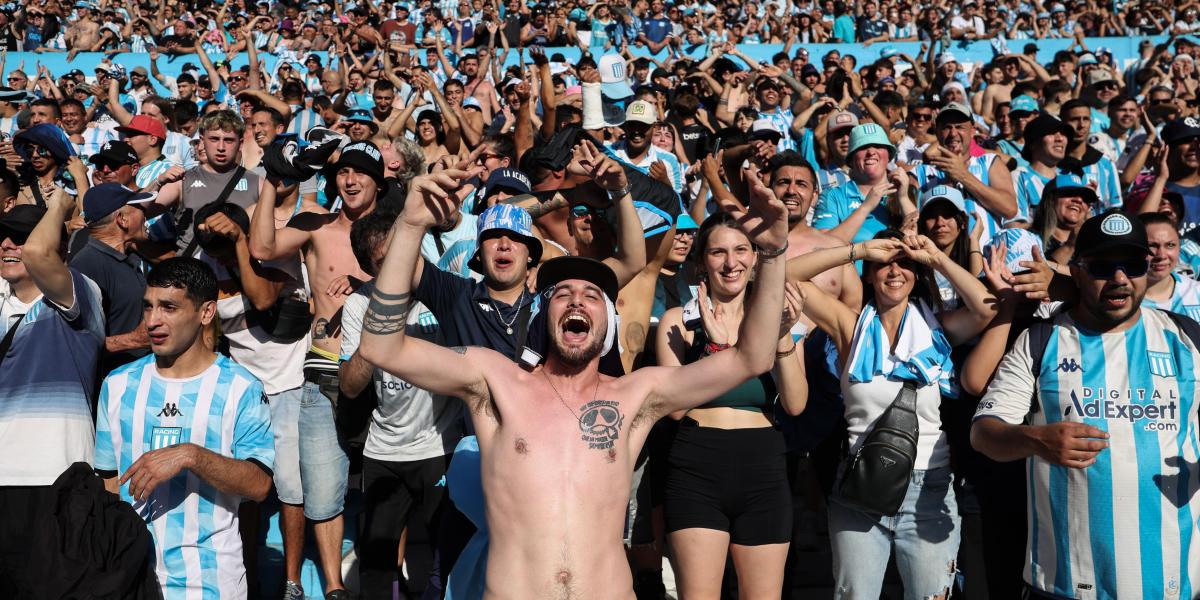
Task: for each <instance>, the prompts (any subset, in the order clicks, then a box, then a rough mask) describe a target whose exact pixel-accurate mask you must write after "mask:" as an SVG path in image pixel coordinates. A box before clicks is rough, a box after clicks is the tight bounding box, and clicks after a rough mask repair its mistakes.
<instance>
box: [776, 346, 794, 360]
mask: <svg viewBox="0 0 1200 600" xmlns="http://www.w3.org/2000/svg"><path fill="white" fill-rule="evenodd" d="M799 345H800V344H792V347H791V349H790V350H787V351H786V352H776V353H775V360H779V359H781V358H787V357H789V356H791V355H793V354H795V353H796V346H799Z"/></svg>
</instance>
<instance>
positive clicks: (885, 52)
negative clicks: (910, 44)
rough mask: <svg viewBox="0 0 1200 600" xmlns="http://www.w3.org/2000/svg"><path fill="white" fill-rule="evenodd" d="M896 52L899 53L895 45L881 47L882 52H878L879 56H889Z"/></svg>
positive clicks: (894, 54)
mask: <svg viewBox="0 0 1200 600" xmlns="http://www.w3.org/2000/svg"><path fill="white" fill-rule="evenodd" d="M897 54H900V51H899V50H897V49H896V48H895V47H892V46H888V47H887V48H884V49H883V52H880V53H879V56H882V57H883V58H891V57H893V56H896V55H897Z"/></svg>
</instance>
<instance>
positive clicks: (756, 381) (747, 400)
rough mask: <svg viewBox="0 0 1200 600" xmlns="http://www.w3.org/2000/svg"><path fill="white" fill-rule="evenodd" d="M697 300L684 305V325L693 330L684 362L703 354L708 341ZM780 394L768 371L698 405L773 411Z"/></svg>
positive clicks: (691, 360) (692, 360)
mask: <svg viewBox="0 0 1200 600" xmlns="http://www.w3.org/2000/svg"><path fill="white" fill-rule="evenodd" d="M698 301H699V299H693V300H692V301H690V302H688V303H687V305H686V306H684V308H683V319H684V321H683V326H684V327H686V328H687V329H688V331H691V332H692V344H691V345H690V346H688V349H687V351H686V352H684V356H683V362H684V364H691V363H694V362H696V361H698V360H700V359H701V358H703V357H704V346H705V345H707V344H708V341H709V340H708V334H707V333H705V331H704V324H703V322H702V321H701V320H700V313H699V306H698V304H697V302H698ZM777 395H778V391H777V389H776V387H775V379H774V378H773V377H771V373H770V372H769V371H768V372H766V373H763V374H762V375H759V376H758V377H752V378H750V379H749V380H746V381H744V382H742V383H741V384H739V385H738V386H737V387H735V388H733V389H732V390H729V391H728V392H725V393H724V394H722V395H720V396H718V397H716V398H714V399H712V400H710V401H709V402H708V403H707V404H705V405H703V406H698V407H697V408H721V407H724V408H736V409H738V410H748V411H753V412H761V413H764V414H767V415H770V414H771V410H772V407H773V406H774V404H775V398H776V396H777Z"/></svg>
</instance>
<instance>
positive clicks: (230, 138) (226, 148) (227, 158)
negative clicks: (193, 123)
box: [200, 129, 242, 168]
mask: <svg viewBox="0 0 1200 600" xmlns="http://www.w3.org/2000/svg"><path fill="white" fill-rule="evenodd" d="M200 139H201V145H202V146H204V155H205V156H206V157H207V158H208V164H209V165H211V166H213V167H217V168H224V167H228V166H230V165H232V164H233V163H234V162H236V161H237V155H238V150H239V149H240V146H241V142H242V140H241V136H239V135H238V134H237V132H236V131H225V130H223V129H212V130H209V131H205V132H204V133H203V134H202V135H201V136H200Z"/></svg>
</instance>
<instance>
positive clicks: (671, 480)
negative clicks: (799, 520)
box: [665, 417, 792, 546]
mask: <svg viewBox="0 0 1200 600" xmlns="http://www.w3.org/2000/svg"><path fill="white" fill-rule="evenodd" d="M785 453H786V446H785V444H784V441H783V435H782V434H781V433H779V431H777V430H775V429H774V428H771V427H761V428H754V429H716V428H712V427H700V426H699V425H698V424H697V423H696V421H694V420H692V419H690V418H686V417H685V418H684V419H683V421H682V422H681V423H680V424H679V432H678V434H676V436H675V443H674V445H673V446H672V447H671V454H670V459H669V463H670V471H669V472H668V473H667V485H666V506H665V509H666V510H665V514H666V522H667V523H666V524H667V531H668V532H675V531H679V530H681V529H692V528H699V529H715V530H717V531H727V532H729V541H730V543H733V544H738V545H741V546H761V545H765V544H783V543H786V542H789V541H791V539H792V496H791V491H790V488H789V486H788V478H787V464H786V459H785Z"/></svg>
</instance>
